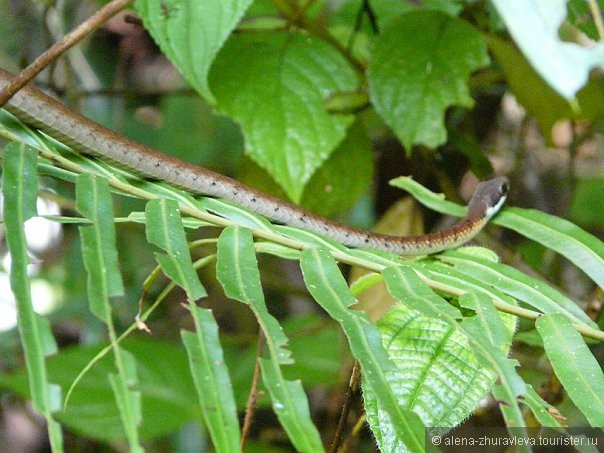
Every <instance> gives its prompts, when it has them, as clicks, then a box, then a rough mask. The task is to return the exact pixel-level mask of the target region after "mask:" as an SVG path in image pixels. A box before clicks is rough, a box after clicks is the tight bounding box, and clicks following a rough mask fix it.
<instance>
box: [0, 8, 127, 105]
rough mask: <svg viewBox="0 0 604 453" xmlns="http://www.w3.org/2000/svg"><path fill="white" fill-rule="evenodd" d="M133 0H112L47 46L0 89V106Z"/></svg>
mask: <svg viewBox="0 0 604 453" xmlns="http://www.w3.org/2000/svg"><path fill="white" fill-rule="evenodd" d="M133 1H134V0H113V1H111V2H109V3H107V4H106V5H105V6H104V7H102V8H101V9H99V10H98V11H97V12H96V13H94V14H93V15H92V16H90V17H89V18H88V19H86V20H85V21H84V22H82V23H81V24H80V25H79V26H78V27H77V28H75V29H74V30H72V31H71V32H69V33H68V34H66V35H65V36H64V37H63V39H62V40H61V41H59V42H57V43H55V44H53V45H52V46H51V47H49V48H48V49H47V50H46V51H45V52H44V53H43V54H42V55H40V56H39V57H38V58H36V59H35V60H34V61H33V62H32V63H31V64H30V65H29V66H28V67H27V68H25V69H24V70H23V71H21V73H20V74H19V75H17V76H16V77H15V78H14V79H13V80H12V81H11V82H10V83H9V84H8V85H7V86H5V87H4V89H3V90H2V91H0V107H1V106H3V105H4V104H6V103H7V102H8V101H9V99H10V98H11V97H13V95H14V94H15V93H16V92H17V91H19V90H20V89H21V88H23V87H24V86H25V85H26V84H27V83H29V81H30V80H32V79H33V78H34V77H35V76H37V75H38V74H39V73H40V72H41V71H42V70H43V69H44V68H45V67H46V66H48V65H49V64H50V63H51V62H53V61H54V60H56V59H57V58H58V57H59V56H60V55H62V54H63V53H65V51H67V50H68V49H70V48H71V47H73V46H74V45H75V44H77V43H78V42H80V41H81V40H82V39H84V38H85V37H86V36H88V35H89V34H91V33H92V32H94V31H95V30H97V29H98V28H99V27H101V25H103V24H104V23H105V22H107V20H109V19H110V18H111V17H113V16H114V15H116V14H117V13H118V12H120V11H121V10H122V9H124V8H125V7H127V6H128V5H130V4H131V3H132V2H133Z"/></svg>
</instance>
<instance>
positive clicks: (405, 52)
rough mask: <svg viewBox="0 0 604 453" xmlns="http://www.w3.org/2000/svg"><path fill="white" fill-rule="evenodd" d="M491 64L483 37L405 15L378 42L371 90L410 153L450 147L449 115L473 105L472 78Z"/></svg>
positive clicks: (423, 14)
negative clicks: (418, 148) (446, 144)
mask: <svg viewBox="0 0 604 453" xmlns="http://www.w3.org/2000/svg"><path fill="white" fill-rule="evenodd" d="M488 62H489V59H488V56H487V53H486V46H485V44H484V42H483V40H482V38H481V37H480V34H479V33H478V31H477V30H475V29H474V28H473V27H472V26H471V25H469V24H468V23H467V22H464V21H461V20H459V19H456V18H453V17H450V16H447V15H446V14H443V13H438V12H428V11H416V12H412V13H407V14H403V15H402V16H400V17H399V18H398V19H396V20H395V21H393V22H391V23H390V24H389V26H388V27H387V28H386V29H385V30H384V31H383V32H382V34H381V35H380V36H379V37H378V38H377V39H376V40H375V42H374V45H373V51H372V54H371V61H370V63H369V71H368V78H369V90H370V96H371V100H372V102H373V105H374V107H375V109H376V110H377V111H378V113H379V114H380V116H381V117H382V118H383V119H384V121H385V122H386V124H388V126H390V127H391V128H392V130H393V131H394V133H395V135H396V136H397V137H398V139H399V140H400V141H401V142H402V143H403V145H404V146H405V148H406V150H407V152H410V150H411V148H412V146H413V145H414V144H424V145H426V146H428V147H436V146H438V145H440V144H442V143H444V142H445V141H446V130H445V127H444V115H445V110H446V109H447V108H448V107H450V106H451V105H460V106H464V107H469V106H471V105H472V104H473V100H472V98H471V97H470V94H469V89H468V86H467V82H468V77H469V75H470V74H471V73H472V72H473V71H475V70H476V69H478V68H479V67H481V66H484V65H486V64H487V63H488Z"/></svg>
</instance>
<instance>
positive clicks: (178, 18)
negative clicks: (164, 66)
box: [135, 0, 252, 102]
mask: <svg viewBox="0 0 604 453" xmlns="http://www.w3.org/2000/svg"><path fill="white" fill-rule="evenodd" d="M251 3H252V0H203V1H199V0H163V1H161V2H160V1H157V0H138V1H137V2H136V4H135V6H136V9H137V11H138V13H139V14H140V16H141V18H142V19H143V23H144V24H145V28H146V29H147V30H149V32H150V33H151V35H152V36H153V38H154V39H155V41H156V42H157V43H158V45H159V47H160V48H161V49H162V51H163V53H164V54H165V55H166V56H167V57H168V58H169V59H170V60H171V61H172V63H173V64H174V65H175V66H176V67H177V68H178V69H179V70H180V71H181V73H182V74H183V76H184V77H185V78H186V79H187V81H188V82H189V83H190V84H191V85H192V86H193V87H195V89H196V90H197V91H198V92H199V93H200V94H201V95H202V96H204V97H205V98H206V99H207V100H208V101H210V102H213V101H214V96H213V95H212V92H211V91H210V87H209V84H208V73H209V71H210V66H211V65H212V62H213V61H214V58H215V57H216V54H217V53H218V51H219V50H220V47H221V46H222V45H223V44H224V42H225V41H226V39H227V37H228V36H229V34H230V33H231V32H232V31H233V29H234V28H235V26H236V25H237V23H238V22H239V20H240V19H241V17H242V16H243V14H244V13H245V11H246V10H247V8H248V7H249V5H250V4H251Z"/></svg>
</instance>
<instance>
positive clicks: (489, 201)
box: [468, 176, 510, 221]
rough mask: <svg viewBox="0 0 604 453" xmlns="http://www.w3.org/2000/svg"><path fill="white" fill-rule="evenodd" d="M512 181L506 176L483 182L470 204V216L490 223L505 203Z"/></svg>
mask: <svg viewBox="0 0 604 453" xmlns="http://www.w3.org/2000/svg"><path fill="white" fill-rule="evenodd" d="M509 189H510V181H509V179H508V178H507V177H505V176H498V177H497V178H493V179H489V180H487V181H482V182H480V183H479V184H478V186H477V187H476V191H475V192H474V195H473V196H472V198H471V199H470V202H469V203H468V216H472V217H475V218H483V219H485V220H486V221H488V220H489V219H490V218H491V217H493V216H494V215H495V214H496V213H497V211H499V209H500V208H501V207H502V206H503V204H504V203H505V199H506V198H507V195H508V191H509Z"/></svg>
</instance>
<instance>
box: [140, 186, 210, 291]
mask: <svg viewBox="0 0 604 453" xmlns="http://www.w3.org/2000/svg"><path fill="white" fill-rule="evenodd" d="M145 216H146V219H147V229H146V231H147V240H148V241H149V242H151V243H152V244H155V245H157V246H158V247H160V248H161V249H163V250H165V251H166V254H161V253H156V254H155V257H156V259H157V261H158V262H159V264H160V265H161V267H162V270H163V271H164V273H165V274H166V275H167V276H168V277H170V278H171V279H172V280H174V281H175V282H176V284H177V285H179V286H180V287H182V288H183V289H184V290H185V292H186V293H187V298H188V299H189V301H195V300H197V299H199V298H201V297H204V296H205V295H206V292H205V289H204V288H203V286H202V285H201V282H200V281H199V278H198V277H197V273H196V272H195V269H194V268H193V263H192V261H191V254H190V253H189V247H188V246H187V238H186V236H185V231H184V229H183V226H182V220H181V218H180V212H179V211H178V204H177V203H176V202H175V201H172V200H166V199H163V198H162V199H157V200H151V201H149V202H148V203H147V206H146V207H145Z"/></svg>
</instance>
